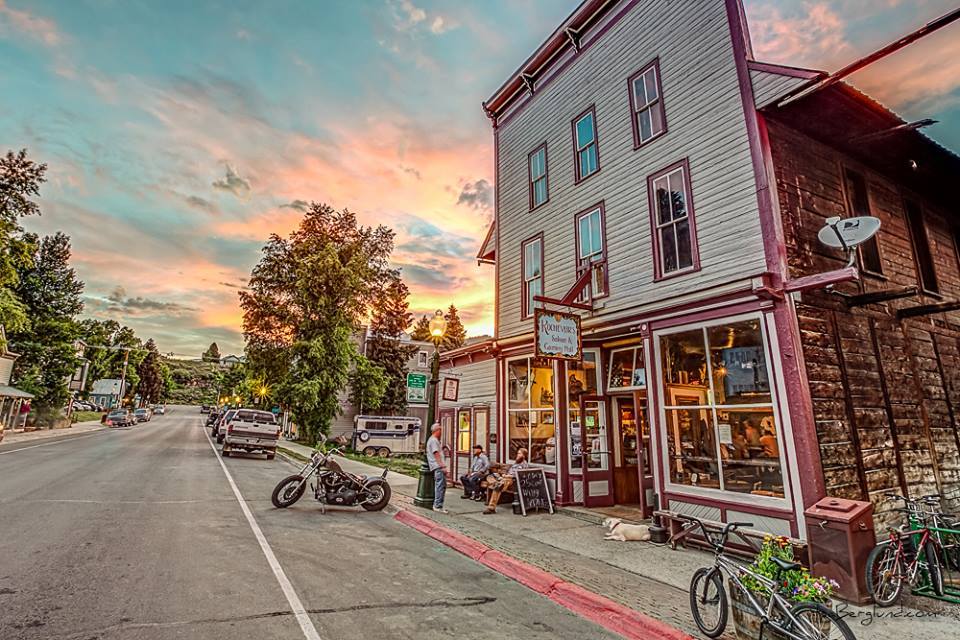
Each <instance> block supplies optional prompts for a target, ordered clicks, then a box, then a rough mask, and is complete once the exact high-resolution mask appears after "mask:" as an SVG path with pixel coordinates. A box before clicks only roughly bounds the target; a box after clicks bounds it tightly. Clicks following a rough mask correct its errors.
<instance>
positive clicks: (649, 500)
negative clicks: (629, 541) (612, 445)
mask: <svg viewBox="0 0 960 640" xmlns="http://www.w3.org/2000/svg"><path fill="white" fill-rule="evenodd" d="M634 401H635V406H636V407H637V427H638V431H639V435H640V460H639V462H640V467H639V469H638V472H639V474H640V506H641V509H642V510H643V515H644V517H647V518H649V517H650V516H652V515H653V507H654V504H653V462H654V458H653V450H652V448H651V447H652V445H651V444H650V423H649V422H648V420H647V392H646V391H638V392H636V393H634Z"/></svg>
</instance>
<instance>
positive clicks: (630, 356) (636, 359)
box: [607, 345, 647, 391]
mask: <svg viewBox="0 0 960 640" xmlns="http://www.w3.org/2000/svg"><path fill="white" fill-rule="evenodd" d="M646 388H647V370H646V365H645V363H644V361H643V347H642V346H639V345H638V346H635V347H627V348H625V349H614V350H613V351H611V352H610V370H609V373H608V376H607V390H608V391H614V390H617V391H620V390H624V389H646Z"/></svg>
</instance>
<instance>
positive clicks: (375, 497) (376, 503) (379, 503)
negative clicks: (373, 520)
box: [360, 479, 390, 511]
mask: <svg viewBox="0 0 960 640" xmlns="http://www.w3.org/2000/svg"><path fill="white" fill-rule="evenodd" d="M389 502H390V485H389V484H387V481H386V480H380V479H377V480H371V481H370V482H369V483H368V484H367V497H366V499H365V500H364V501H363V502H362V503H360V506H362V507H363V508H364V509H366V510H367V511H380V510H381V509H383V508H384V507H385V506H387V503H389Z"/></svg>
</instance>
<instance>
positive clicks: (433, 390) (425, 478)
mask: <svg viewBox="0 0 960 640" xmlns="http://www.w3.org/2000/svg"><path fill="white" fill-rule="evenodd" d="M446 332H447V319H446V318H444V317H443V311H440V310H439V309H437V312H436V313H435V314H433V317H432V318H431V319H430V339H431V340H432V341H433V362H432V363H431V364H430V382H429V383H428V384H427V394H428V402H427V424H426V433H427V434H429V433H430V428H431V427H432V426H433V423H434V422H435V421H436V419H437V384H438V383H439V382H440V342H441V341H442V340H443V334H445V333H446ZM427 437H429V436H427ZM424 442H426V440H424ZM424 449H426V447H424ZM433 498H434V483H433V471H431V470H430V463H429V462H428V461H427V454H426V450H424V454H423V463H422V464H421V465H420V480H419V482H418V483H417V496H416V497H415V498H414V499H413V504H415V505H417V506H418V507H424V508H427V509H429V508H431V507H433Z"/></svg>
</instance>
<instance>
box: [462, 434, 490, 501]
mask: <svg viewBox="0 0 960 640" xmlns="http://www.w3.org/2000/svg"><path fill="white" fill-rule="evenodd" d="M489 468H490V459H489V458H487V454H485V453H484V452H483V446H482V445H479V444H478V445H475V446H474V447H473V465H472V466H471V467H470V473H468V474H466V475H463V476H460V482H462V483H463V495H462V496H460V497H461V498H464V499H467V500H468V499H470V498H473V499H474V500H480V481H481V480H483V477H484V476H485V475H486V474H487V470H488V469H489Z"/></svg>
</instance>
